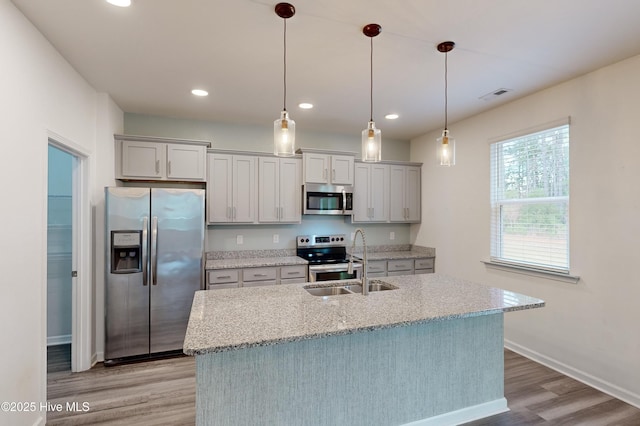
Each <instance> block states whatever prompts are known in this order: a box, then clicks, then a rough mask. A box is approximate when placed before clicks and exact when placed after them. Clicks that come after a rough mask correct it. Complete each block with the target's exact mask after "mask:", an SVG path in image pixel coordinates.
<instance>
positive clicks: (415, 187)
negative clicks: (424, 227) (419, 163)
mask: <svg viewBox="0 0 640 426" xmlns="http://www.w3.org/2000/svg"><path fill="white" fill-rule="evenodd" d="M406 169H407V170H406V186H405V207H406V208H407V222H420V220H421V211H420V209H421V201H420V199H421V193H420V167H413V166H407V168H406Z"/></svg>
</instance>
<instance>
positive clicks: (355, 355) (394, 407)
mask: <svg viewBox="0 0 640 426" xmlns="http://www.w3.org/2000/svg"><path fill="white" fill-rule="evenodd" d="M196 370H197V371H196V381H197V391H196V423H197V424H198V425H211V424H243V425H266V424H269V425H290V424H297V425H335V424H349V425H392V424H396V425H397V424H404V423H409V422H413V421H417V420H422V419H427V418H430V417H433V416H437V415H441V414H445V413H448V412H451V411H455V410H460V409H464V408H467V407H472V406H475V405H478V404H483V403H487V402H493V401H497V400H501V399H503V398H504V359H503V314H502V313H495V314H489V315H480V316H475V317H468V318H461V319H452V320H443V321H435V322H428V323H422V324H412V325H408V326H404V327H394V328H388V329H378V330H373V331H368V332H359V333H354V334H347V335H335V336H328V337H325V338H318V339H312V340H303V341H297V342H290V343H284V344H278V345H271V346H262V347H252V348H247V349H241V350H235V351H228V352H219V353H208V354H204V355H197V356H196Z"/></svg>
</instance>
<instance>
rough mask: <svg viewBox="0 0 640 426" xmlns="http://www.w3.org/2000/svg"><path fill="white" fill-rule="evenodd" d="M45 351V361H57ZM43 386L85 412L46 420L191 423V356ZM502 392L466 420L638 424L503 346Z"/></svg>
mask: <svg viewBox="0 0 640 426" xmlns="http://www.w3.org/2000/svg"><path fill="white" fill-rule="evenodd" d="M51 356H52V355H50V358H49V360H50V363H56V360H55V359H52V358H51ZM47 391H48V399H49V402H50V403H54V404H56V403H60V404H63V406H65V405H66V404H67V403H73V402H78V403H79V406H80V407H82V404H83V403H85V402H86V403H88V404H89V410H88V411H87V412H82V411H78V412H73V411H66V410H63V411H62V412H49V413H48V421H47V424H48V425H98V424H100V425H134V424H135V425H193V424H194V423H195V362H194V359H193V358H191V357H179V358H170V359H163V360H157V361H150V362H144V363H138V364H127V365H119V366H115V367H104V366H103V365H102V364H98V365H96V366H95V367H94V368H92V369H91V370H89V371H85V372H82V373H71V372H70V371H69V370H68V369H67V370H61V369H58V370H55V369H52V370H50V373H49V375H48V390H47ZM505 396H506V398H507V400H508V402H509V408H510V410H511V411H509V412H507V413H502V414H499V415H496V416H492V417H488V418H486V419H482V420H478V421H475V422H471V423H467V426H470V425H472V426H486V425H491V426H493V425H498V426H502V425H504V426H517V425H554V426H555V425H580V426H583V425H592V426H614V425H615V426H638V425H640V409H637V408H635V407H633V406H631V405H628V404H625V403H623V402H622V401H619V400H617V399H615V398H613V397H611V396H609V395H606V394H604V393H602V392H599V391H597V390H595V389H593V388H590V387H589V386H586V385H584V384H582V383H580V382H578V381H575V380H573V379H571V378H569V377H566V376H564V375H562V374H560V373H558V372H556V371H554V370H551V369H549V368H547V367H544V366H542V365H540V364H537V363H535V362H533V361H531V360H529V359H527V358H524V357H522V356H520V355H518V354H516V353H514V352H511V351H508V350H505ZM239 397H241V396H239ZM234 426H235V425H234Z"/></svg>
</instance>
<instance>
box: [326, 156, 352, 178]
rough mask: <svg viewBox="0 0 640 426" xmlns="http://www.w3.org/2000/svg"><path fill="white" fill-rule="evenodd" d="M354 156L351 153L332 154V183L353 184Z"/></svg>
mask: <svg viewBox="0 0 640 426" xmlns="http://www.w3.org/2000/svg"><path fill="white" fill-rule="evenodd" d="M353 163H354V158H353V157H352V156H350V155H332V156H331V183H334V184H336V185H353Z"/></svg>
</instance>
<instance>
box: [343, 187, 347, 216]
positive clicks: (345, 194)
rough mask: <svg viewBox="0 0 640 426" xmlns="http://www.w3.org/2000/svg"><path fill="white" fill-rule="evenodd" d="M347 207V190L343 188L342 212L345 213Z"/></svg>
mask: <svg viewBox="0 0 640 426" xmlns="http://www.w3.org/2000/svg"><path fill="white" fill-rule="evenodd" d="M346 209H347V193H346V191H345V190H344V189H343V190H342V214H344V213H345V210H346Z"/></svg>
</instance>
